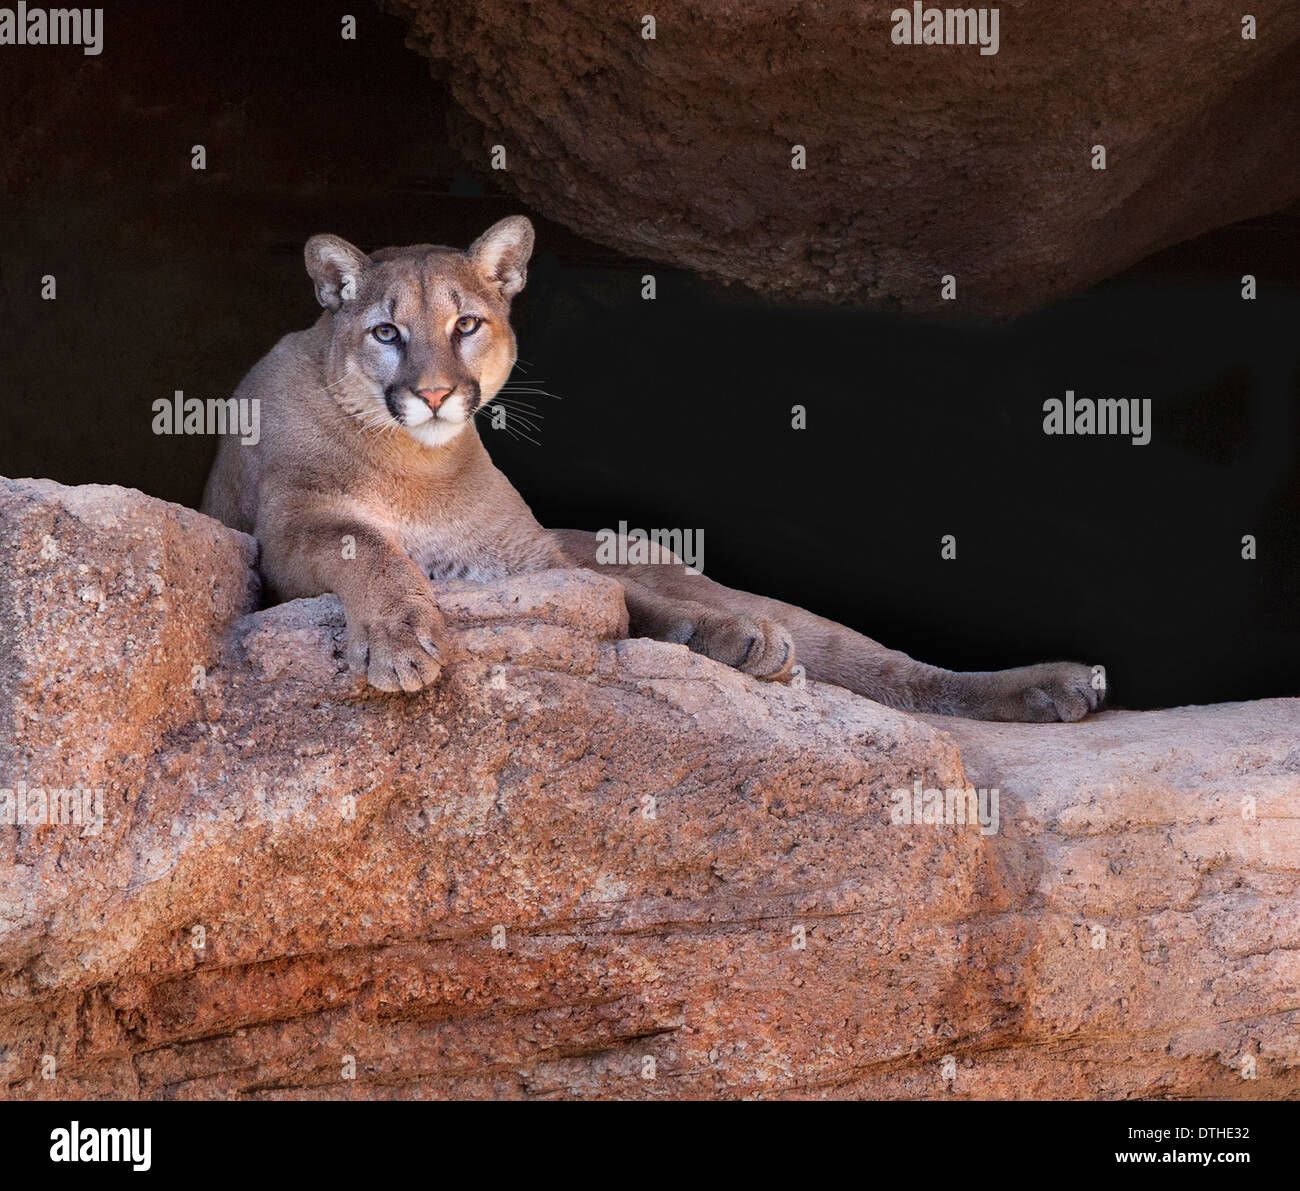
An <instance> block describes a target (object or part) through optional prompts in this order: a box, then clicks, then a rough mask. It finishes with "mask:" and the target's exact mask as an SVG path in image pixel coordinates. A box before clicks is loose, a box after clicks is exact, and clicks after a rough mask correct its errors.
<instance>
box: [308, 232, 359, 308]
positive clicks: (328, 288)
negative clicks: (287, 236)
mask: <svg viewBox="0 0 1300 1191" xmlns="http://www.w3.org/2000/svg"><path fill="white" fill-rule="evenodd" d="M303 257H304V259H305V260H306V262H307V273H308V274H309V275H310V277H311V279H312V281H313V282H315V284H316V300H317V301H318V302H319V303H320V304H321V305H322V306H324V307H325V308H326V309H327V310H337V309H338V308H339V305H340V304H341V303H342V302H343V301H344V299H346V298H355V297H356V292H357V291H356V287H357V284H358V279H359V278H360V276H361V270H362V269H364V268H365V267H366V266H367V265H368V264H370V258H369V257H368V256H367V255H366V254H365V253H364V252H362V251H361V249H359V248H356V247H354V246H353V245H351V244H349V243H348V242H347V241H346V240H341V239H339V237H338V236H312V238H311V239H310V240H308V241H307V247H306V248H304V249H303Z"/></svg>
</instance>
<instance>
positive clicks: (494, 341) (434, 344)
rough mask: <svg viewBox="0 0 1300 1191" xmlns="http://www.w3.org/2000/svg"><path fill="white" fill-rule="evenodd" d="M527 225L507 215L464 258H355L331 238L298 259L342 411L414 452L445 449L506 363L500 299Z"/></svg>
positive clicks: (426, 247) (522, 260)
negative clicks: (323, 325)
mask: <svg viewBox="0 0 1300 1191" xmlns="http://www.w3.org/2000/svg"><path fill="white" fill-rule="evenodd" d="M532 250H533V225H532V224H531V223H529V222H528V220H527V219H525V218H524V217H523V216H522V215H512V216H510V217H509V218H507V219H503V220H501V222H500V223H496V224H493V225H492V227H490V228H488V230H487V231H486V232H484V233H483V234H482V235H481V236H480V237H479V238H478V239H477V240H475V241H474V243H473V244H472V245H471V246H470V247H469V249H468V250H467V251H465V252H459V251H457V250H456V249H454V248H443V247H439V246H437V245H432V244H416V245H413V246H412V247H410V248H385V249H383V250H382V251H380V252H376V253H374V254H372V255H370V256H367V255H366V254H365V253H364V252H362V251H360V249H357V248H354V247H353V246H352V245H351V244H349V243H348V242H347V241H346V240H341V239H339V238H338V237H337V236H313V237H312V238H311V239H310V240H308V241H307V247H306V250H305V253H304V255H305V256H306V260H307V272H308V273H309V274H310V275H311V279H312V281H313V282H315V284H316V297H317V298H318V299H319V300H320V304H321V305H322V306H324V307H325V308H326V309H327V310H330V311H332V312H333V339H332V341H331V345H330V359H329V366H328V369H327V371H328V374H329V376H328V380H329V388H330V392H331V393H332V394H333V396H334V398H335V400H336V401H338V403H339V404H340V405H341V406H342V407H343V409H344V410H346V411H347V412H348V413H349V414H352V415H353V416H355V417H356V418H357V419H358V420H359V421H361V422H362V423H363V424H364V425H367V426H371V427H382V426H388V427H391V426H393V424H394V423H396V424H397V425H399V426H401V427H403V428H404V430H405V432H406V433H407V434H409V435H411V436H412V437H413V438H415V439H416V440H417V441H419V442H421V443H423V444H424V445H425V446H429V447H437V446H441V445H442V444H443V443H446V442H450V441H451V439H452V438H454V437H455V436H456V435H457V434H459V433H460V431H461V430H463V429H464V428H465V427H466V426H467V425H468V424H469V422H470V419H471V418H472V417H473V416H474V411H475V410H476V409H478V408H479V406H480V405H483V404H484V403H486V402H488V401H490V400H491V399H492V397H493V396H495V394H496V392H497V390H498V389H500V388H501V386H502V385H503V384H504V383H505V380H506V377H507V376H509V374H510V369H511V368H513V367H514V363H515V336H514V332H513V331H512V330H511V329H510V299H511V298H513V297H514V296H515V294H517V293H518V292H519V291H520V290H521V289H523V288H524V279H525V276H526V271H527V266H528V258H529V256H530V255H531V253H532Z"/></svg>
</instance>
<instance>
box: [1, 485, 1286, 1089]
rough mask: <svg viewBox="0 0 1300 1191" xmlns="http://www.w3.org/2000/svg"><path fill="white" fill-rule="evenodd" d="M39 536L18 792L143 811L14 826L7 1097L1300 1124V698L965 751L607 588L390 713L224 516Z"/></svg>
mask: <svg viewBox="0 0 1300 1191" xmlns="http://www.w3.org/2000/svg"><path fill="white" fill-rule="evenodd" d="M0 542H2V543H3V547H4V550H5V558H6V566H5V568H4V570H3V572H2V573H0V640H3V641H4V643H5V654H4V658H3V660H4V667H5V669H4V671H3V673H2V674H0V717H2V718H0V728H2V733H0V788H6V789H10V790H16V789H17V788H18V787H19V784H20V783H21V785H22V786H23V787H24V788H25V790H26V793H27V795H28V806H29V807H31V806H36V805H40V802H39V800H38V801H37V802H36V803H33V802H32V801H31V797H32V791H33V790H34V789H35V790H40V791H42V792H44V791H48V790H49V789H50V788H55V789H73V790H81V789H85V788H91V789H93V790H97V791H99V792H100V806H101V807H102V821H100V820H95V819H92V820H91V821H90V822H88V823H82V824H80V825H78V824H76V823H67V822H56V823H50V822H44V823H41V822H31V821H29V822H28V823H26V824H25V825H17V824H15V825H7V824H6V825H2V826H0V1094H3V1095H4V1096H6V1097H8V1098H55V1099H66V1098H74V1099H75V1098H109V1097H130V1098H135V1097H148V1098H159V1099H165V1098H176V1099H189V1098H336V1097H343V1098H388V1097H393V1098H397V1097H401V1098H406V1097H501V1098H505V1097H538V1098H543V1097H552V1098H554V1097H584V1098H585V1097H593V1098H594V1097H629V1098H654V1099H671V1098H684V1097H826V1096H836V1097H841V1096H849V1097H928V1098H929V1097H932V1098H951V1097H958V1098H962V1097H968V1098H990V1097H992V1098H999V1097H1026V1096H1043V1097H1081V1096H1104V1097H1141V1096H1175V1097H1177V1096H1222V1097H1277V1096H1297V1095H1300V1067H1298V1066H1297V1060H1296V1057H1295V1056H1296V1055H1297V1053H1300V1052H1298V1051H1297V1047H1296V1040H1297V1035H1298V1034H1300V1009H1298V1008H1297V1006H1296V999H1295V991H1294V990H1295V988H1296V987H1297V979H1298V978H1300V968H1298V967H1297V961H1296V957H1297V955H1300V893H1298V892H1297V871H1298V870H1300V830H1298V828H1297V825H1298V824H1300V746H1298V745H1297V740H1298V739H1300V731H1298V729H1300V700H1273V701H1268V702H1263V703H1258V704H1240V705H1232V706H1224V707H1217V708H1185V709H1180V710H1176V711H1170V712H1156V713H1140V714H1133V713H1124V712H1111V713H1107V714H1104V715H1101V716H1098V717H1096V718H1095V719H1093V720H1091V721H1089V722H1086V723H1083V724H1075V725H988V724H975V723H969V722H964V721H953V720H946V719H943V718H941V717H933V718H932V720H931V721H930V722H923V721H922V720H920V719H916V718H913V717H909V716H906V715H903V714H900V713H897V712H894V711H891V710H889V709H886V708H883V707H880V706H878V705H876V704H873V703H870V702H868V701H867V700H864V699H860V698H857V697H856V696H853V695H851V694H849V693H847V692H845V691H841V690H838V689H836V688H833V687H825V686H820V685H817V684H808V685H807V686H806V687H804V688H802V689H800V688H796V687H793V686H791V687H783V686H772V685H764V684H760V683H757V682H755V681H753V680H751V679H749V678H747V677H745V676H743V675H741V674H739V673H737V672H735V671H732V670H729V669H727V668H725V667H722V666H719V665H717V664H715V663H713V662H710V661H708V660H707V659H703V658H700V657H698V656H696V655H694V654H691V653H689V652H688V651H687V650H686V649H685V648H684V647H682V646H674V645H667V644H662V643H657V642H649V641H641V640H633V641H628V640H623V639H621V637H622V633H623V632H624V629H625V625H626V619H625V617H626V612H625V608H624V606H623V600H622V595H621V592H620V590H619V588H618V587H617V585H615V584H614V583H612V582H611V581H609V580H607V579H604V578H602V577H599V576H596V575H592V574H589V573H585V572H580V571H553V572H546V573H543V574H539V575H532V576H527V577H522V578H517V579H512V580H508V581H505V582H501V583H497V584H492V585H488V586H474V585H471V584H466V583H458V584H441V585H439V588H440V591H441V596H440V602H441V603H442V606H443V607H444V609H445V610H446V611H447V614H448V617H449V621H450V623H451V625H452V629H453V634H454V636H455V639H456V642H457V645H458V656H457V658H456V659H455V660H453V661H451V662H450V663H449V665H448V666H447V668H446V670H445V672H444V675H443V678H442V680H441V681H440V683H439V685H438V686H437V687H436V688H435V689H433V690H431V691H427V692H423V693H421V694H420V695H417V696H414V697H412V696H407V695H384V694H379V693H375V692H370V691H367V690H365V689H364V688H363V687H361V686H360V685H359V684H358V683H357V681H356V680H354V679H353V678H352V677H351V676H350V675H349V674H348V672H347V669H346V666H345V663H344V660H343V620H342V614H341V610H340V608H339V605H338V603H337V601H336V600H335V599H334V598H333V597H321V598H318V599H314V600H300V601H294V602H292V603H289V604H284V605H281V606H279V607H275V608H270V609H266V610H261V611H259V610H257V608H256V604H257V584H256V580H255V577H254V572H253V570H252V564H253V561H254V544H253V543H252V542H251V541H250V540H249V539H248V538H246V537H243V536H242V535H239V534H236V533H233V532H231V531H229V530H226V529H225V528H223V527H221V526H219V525H217V524H216V523H215V522H213V521H211V520H209V519H207V518H204V517H202V516H200V515H198V514H196V513H193V512H191V511H189V510H186V509H182V508H179V507H178V506H175V505H169V504H165V503H163V502H160V501H156V500H153V499H151V498H149V497H146V496H143V495H141V494H140V493H137V492H132V491H129V490H124V489H120V488H98V487H91V488H63V487H60V486H59V485H56V484H52V483H49V482H47V481H29V480H22V481H0ZM87 592H89V593H90V594H89V595H88V594H86V593H87ZM92 597H93V598H92ZM918 781H919V782H920V783H921V784H922V787H923V788H928V787H940V788H950V787H951V788H961V787H964V786H966V785H967V784H968V783H972V784H974V785H976V786H983V787H989V786H995V785H996V786H998V787H999V789H1000V804H999V825H998V827H999V829H998V831H997V832H996V833H993V834H986V833H984V832H982V831H981V830H980V829H979V827H978V826H976V825H966V826H960V825H953V826H947V825H934V824H931V825H925V824H920V825H907V824H902V823H896V822H894V821H893V820H892V816H891V807H892V806H893V805H894V800H893V799H892V797H891V795H892V794H893V792H894V791H895V790H898V789H900V788H902V789H911V788H912V787H913V784H914V783H915V782H918ZM3 797H4V796H3V795H2V794H0V800H2V799H3ZM42 797H44V794H43V795H42ZM10 805H11V806H12V805H13V804H12V802H11V803H10ZM2 806H3V802H0V808H2ZM1099 932H1100V933H1099ZM947 1056H951V1058H952V1062H951V1064H949V1063H947V1062H945V1059H946V1057H947ZM51 1060H52V1064H53V1065H52V1067H51V1065H50V1064H51ZM1252 1064H1253V1067H1252V1066H1251V1065H1252ZM1247 1070H1250V1071H1251V1074H1252V1076H1253V1077H1251V1078H1247V1077H1245V1076H1244V1075H1243V1072H1244V1071H1247ZM51 1073H52V1078H51V1077H48V1076H49V1075H51Z"/></svg>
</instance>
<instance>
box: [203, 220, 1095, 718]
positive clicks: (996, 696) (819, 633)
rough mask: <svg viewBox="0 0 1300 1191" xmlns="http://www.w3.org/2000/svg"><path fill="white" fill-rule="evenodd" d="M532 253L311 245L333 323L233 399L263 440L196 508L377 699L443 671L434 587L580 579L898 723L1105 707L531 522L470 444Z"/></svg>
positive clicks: (522, 238) (311, 262)
mask: <svg viewBox="0 0 1300 1191" xmlns="http://www.w3.org/2000/svg"><path fill="white" fill-rule="evenodd" d="M532 248H533V228H532V224H531V223H529V221H528V220H527V219H525V218H523V217H522V216H512V217H509V218H506V219H503V220H501V221H500V222H499V223H496V224H494V225H493V226H492V227H490V228H489V229H488V230H487V231H486V232H484V233H483V235H481V236H480V237H479V238H478V239H477V240H476V241H475V242H474V243H473V244H472V245H471V246H470V248H469V249H468V250H467V251H464V252H461V251H458V250H456V249H452V248H445V247H441V246H437V245H430V244H417V245H413V246H411V247H407V248H385V249H383V250H382V251H379V252H375V253H372V254H370V255H366V254H365V253H364V252H361V251H360V250H359V249H357V248H355V247H353V245H351V244H349V243H348V242H347V241H345V240H341V239H339V238H338V237H336V236H326V235H322V236H313V237H312V239H311V240H309V241H308V242H307V246H306V250H305V257H306V264H307V273H308V274H309V276H310V277H311V280H312V282H313V283H314V284H315V287H316V297H317V299H318V300H319V302H320V304H321V306H322V307H323V308H324V309H323V312H322V313H321V315H320V317H319V318H318V319H317V321H316V323H315V324H314V325H313V326H312V327H311V328H310V329H309V330H305V331H297V332H294V333H292V334H289V335H286V336H285V337H284V338H283V339H281V340H280V342H279V343H277V344H276V346H275V347H274V348H272V350H271V351H270V352H269V353H268V354H267V355H266V356H265V357H263V358H262V359H261V360H260V361H259V362H258V363H257V364H256V365H254V367H253V369H252V371H251V372H249V374H248V375H247V376H246V377H245V378H244V380H243V382H242V383H241V384H240V386H239V388H238V389H237V390H236V392H235V397H236V398H237V399H241V400H242V399H249V400H254V401H259V402H260V403H261V410H262V415H263V416H262V427H263V430H262V437H261V439H260V441H259V442H258V443H257V444H256V445H241V444H240V443H239V442H237V441H236V440H234V439H233V438H226V439H224V440H223V441H222V444H221V448H220V451H219V453H218V455H217V459H216V462H215V463H214V465H213V468H212V472H211V475H210V476H209V477H208V483H207V488H206V491H205V493H204V497H203V506H202V507H203V511H204V512H206V513H209V514H211V515H212V516H214V517H217V518H219V519H220V520H221V521H224V522H225V523H226V524H227V525H229V526H232V527H233V528H235V529H239V530H243V531H244V532H246V533H250V534H253V535H254V536H255V537H256V538H257V540H258V542H259V543H260V545H261V570H262V574H263V577H264V579H265V580H266V583H267V585H268V588H269V590H270V592H271V593H272V594H273V595H275V596H277V597H279V598H281V599H294V598H297V597H301V596H315V595H320V594H322V593H325V592H334V593H335V594H336V595H337V596H338V597H339V599H340V600H341V601H342V603H343V608H344V611H345V613H346V616H347V637H348V661H349V664H350V666H351V667H352V668H353V669H354V670H355V671H356V672H357V673H358V674H360V675H364V676H365V678H366V680H367V681H368V682H369V684H370V685H371V686H373V687H377V688H378V689H380V690H382V691H398V690H401V691H417V690H419V689H420V688H422V687H424V686H426V685H427V684H429V683H432V682H434V681H435V680H436V679H437V678H438V675H439V673H440V671H441V668H442V666H443V665H444V664H445V663H446V662H447V661H448V660H449V657H448V644H447V635H446V630H445V627H444V623H443V618H442V616H441V614H440V613H439V611H438V605H437V601H436V599H435V596H434V592H433V589H432V587H431V585H430V582H429V581H430V579H447V578H463V579H470V580H478V581H489V580H494V579H500V578H502V577H504V576H507V575H515V574H520V573H523V572H530V571H539V570H545V569H548V568H552V567H586V568H590V569H592V570H596V571H600V572H603V573H607V574H612V575H613V576H615V577H616V578H617V579H618V581H619V582H620V583H621V585H622V588H623V592H624V595H625V598H626V603H627V613H628V624H629V633H630V635H632V636H643V637H652V638H655V639H656V640H659V641H671V642H676V643H678V644H681V645H686V646H687V647H689V648H690V649H692V650H694V651H695V652H697V653H700V654H703V655H705V656H706V657H710V658H713V659H715V660H716V661H718V662H722V663H724V664H726V665H729V666H734V667H736V668H737V669H739V670H741V671H743V672H744V673H746V674H750V675H753V676H754V677H755V678H758V679H765V680H784V679H787V678H788V677H789V676H790V675H791V673H792V671H793V669H794V666H795V664H796V662H798V663H800V664H801V665H802V666H803V668H804V672H805V673H806V675H807V677H808V678H810V679H813V680H817V681H821V682H828V683H834V684H836V685H838V686H842V687H847V688H848V689H849V690H851V691H855V692H857V693H858V694H860V695H865V696H866V697H867V698H869V699H875V700H877V701H878V702H880V703H885V704H888V705H889V706H891V707H896V708H899V709H901V710H904V711H924V712H937V713H942V714H949V715H960V716H967V717H970V718H975V719H987V720H1026V721H1048V720H1078V719H1082V718H1083V716H1085V715H1086V714H1087V713H1088V712H1089V711H1092V710H1095V709H1096V708H1098V707H1099V706H1100V704H1101V701H1102V697H1103V690H1104V684H1103V683H1101V682H1098V681H1095V680H1094V673H1096V674H1100V673H1101V671H1100V668H1097V670H1096V671H1094V669H1093V668H1092V667H1089V666H1085V665H1080V664H1076V663H1070V662H1057V663H1048V664H1044V665H1037V666H1027V667H1023V668H1020V669H1014V670H996V671H987V672H968V673H959V672H953V671H950V670H943V669H940V668H938V667H935V666H928V665H925V664H923V663H921V662H917V661H914V660H913V659H912V658H910V657H908V656H906V655H905V654H902V653H898V652H895V651H893V650H889V649H886V648H884V647H883V646H881V645H878V644H877V643H876V642H875V641H872V640H870V639H869V638H867V637H864V636H862V635H861V634H860V633H857V632H854V631H853V630H852V629H849V628H846V627H844V626H843V625H840V624H836V623H835V622H834V621H830V620H825V619H823V618H822V617H819V616H815V615H814V614H813V613H811V612H807V611H805V610H804V609H802V608H797V607H794V606H792V605H790V604H784V603H781V602H779V601H777V600H773V599H767V598H765V597H763V596H758V595H750V594H748V593H746V592H742V591H735V590H732V589H731V588H727V587H724V586H722V585H721V584H719V583H715V582H713V581H712V580H710V579H708V578H706V577H705V576H704V575H702V574H698V573H695V572H694V571H693V570H690V569H688V568H687V567H686V566H685V565H684V564H683V563H681V562H680V560H677V559H676V558H675V556H671V555H669V556H666V561H662V560H661V561H658V562H652V563H644V564H640V565H622V566H620V565H613V564H609V563H606V562H603V561H601V560H600V559H599V558H598V557H597V555H598V550H597V538H596V536H595V535H594V534H589V533H584V532H581V531H577V530H555V531H550V530H546V529H544V528H543V527H542V526H541V525H539V524H538V523H537V520H536V519H535V518H534V517H533V515H532V513H531V512H530V510H529V508H528V505H527V504H526V503H525V501H524V500H523V498H522V497H521V496H520V495H519V493H518V492H517V491H515V489H514V487H512V485H511V484H510V482H509V481H508V480H507V479H506V477H505V476H504V475H503V474H502V473H501V472H500V471H498V470H497V468H496V467H494V466H493V464H492V461H491V459H490V458H489V456H488V453H487V451H486V449H485V448H484V446H483V444H482V442H481V441H480V439H479V436H478V433H477V430H476V427H475V425H474V414H475V411H476V410H478V409H481V408H483V407H484V405H485V403H487V402H490V401H491V399H492V398H493V396H494V395H495V394H496V393H497V392H498V390H499V389H500V388H501V386H502V385H503V384H504V383H505V380H506V378H507V376H508V375H509V374H510V371H511V369H512V368H513V367H514V363H515V337H514V332H513V330H512V329H511V325H510V303H511V300H512V299H513V298H514V297H515V295H516V294H518V293H519V292H520V290H522V289H523V287H524V281H525V277H526V270H527V265H528V260H529V257H530V256H531V254H532ZM601 553H604V552H601Z"/></svg>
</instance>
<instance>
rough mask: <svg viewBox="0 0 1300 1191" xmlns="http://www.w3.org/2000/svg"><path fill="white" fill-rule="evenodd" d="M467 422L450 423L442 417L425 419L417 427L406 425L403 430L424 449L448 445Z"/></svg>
mask: <svg viewBox="0 0 1300 1191" xmlns="http://www.w3.org/2000/svg"><path fill="white" fill-rule="evenodd" d="M468 425H469V422H468V421H464V422H462V421H459V420H457V421H451V420H450V419H448V418H443V417H436V418H434V417H430V418H426V419H425V420H424V421H423V422H421V423H420V424H419V425H418V426H412V425H410V424H407V425H405V426H403V429H404V430H405V431H406V433H407V434H409V435H410V436H411V437H412V438H413V439H415V441H416V442H418V443H423V444H424V445H425V446H426V447H440V446H442V445H443V444H444V443H449V442H451V440H452V439H453V438H455V437H456V435H458V434H459V433H460V432H461V431H462V430H464V429H465V427H466V426H468Z"/></svg>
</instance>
